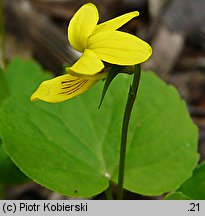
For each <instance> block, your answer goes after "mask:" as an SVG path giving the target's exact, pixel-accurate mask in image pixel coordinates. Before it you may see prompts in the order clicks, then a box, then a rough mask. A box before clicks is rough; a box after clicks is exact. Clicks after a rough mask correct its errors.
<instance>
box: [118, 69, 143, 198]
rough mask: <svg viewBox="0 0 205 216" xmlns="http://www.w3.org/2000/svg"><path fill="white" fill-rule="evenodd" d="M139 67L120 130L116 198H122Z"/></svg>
mask: <svg viewBox="0 0 205 216" xmlns="http://www.w3.org/2000/svg"><path fill="white" fill-rule="evenodd" d="M140 76H141V67H140V65H135V68H134V78H133V81H132V85H131V86H130V90H129V93H128V98H127V103H126V106H125V112H124V117H123V123H122V132H121V146H120V160H119V175H118V193H117V199H119V200H121V199H123V185H124V172H125V159H126V147H127V133H128V127H129V121H130V116H131V112H132V108H133V105H134V102H135V99H136V96H137V90H138V86H139V82H140Z"/></svg>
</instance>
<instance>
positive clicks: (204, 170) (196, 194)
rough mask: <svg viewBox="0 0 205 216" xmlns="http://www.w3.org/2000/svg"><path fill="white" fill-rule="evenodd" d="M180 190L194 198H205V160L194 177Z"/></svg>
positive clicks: (195, 171) (196, 170)
mask: <svg viewBox="0 0 205 216" xmlns="http://www.w3.org/2000/svg"><path fill="white" fill-rule="evenodd" d="M178 191H179V192H182V193H183V194H185V195H186V196H189V197H191V199H193V200H205V161H204V162H203V163H201V164H200V165H198V166H197V168H196V169H195V170H194V172H193V175H192V177H191V178H190V179H188V180H187V181H186V182H185V183H184V184H182V185H181V187H180V188H179V189H178Z"/></svg>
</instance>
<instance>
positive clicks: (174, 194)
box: [164, 192, 191, 200]
mask: <svg viewBox="0 0 205 216" xmlns="http://www.w3.org/2000/svg"><path fill="white" fill-rule="evenodd" d="M164 199H165V200H191V198H189V197H187V196H185V195H184V194H183V193H181V192H171V193H169V194H167V195H166V197H165V198H164Z"/></svg>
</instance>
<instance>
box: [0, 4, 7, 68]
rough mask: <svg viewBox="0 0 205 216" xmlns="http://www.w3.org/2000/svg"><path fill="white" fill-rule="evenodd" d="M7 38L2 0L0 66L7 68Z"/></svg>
mask: <svg viewBox="0 0 205 216" xmlns="http://www.w3.org/2000/svg"><path fill="white" fill-rule="evenodd" d="M5 41H6V38H5V28H4V9H3V0H0V58H1V59H0V67H1V68H2V69H5V67H6V43H5Z"/></svg>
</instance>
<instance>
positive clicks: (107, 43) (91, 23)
mask: <svg viewBox="0 0 205 216" xmlns="http://www.w3.org/2000/svg"><path fill="white" fill-rule="evenodd" d="M138 15H139V12H137V11H134V12H130V13H126V14H124V15H122V16H119V17H116V18H114V19H111V20H108V21H107V22H104V23H101V24H97V23H98V20H99V14H98V10H97V8H96V7H95V5H93V4H91V3H88V4H85V5H83V6H82V7H81V8H80V9H79V10H78V11H77V12H76V13H75V14H74V16H73V18H72V19H71V21H70V24H69V26H68V40H69V42H70V44H71V46H72V47H73V48H74V49H76V50H77V51H79V52H81V53H82V56H81V57H80V59H79V60H78V61H77V62H76V63H75V64H74V65H73V66H72V67H68V68H66V70H67V72H68V74H66V75H63V76H59V77H56V78H54V79H51V80H47V81H44V82H43V83H41V85H40V86H39V88H38V89H37V91H36V92H35V93H34V94H33V95H32V96H31V100H37V99H40V100H44V101H47V102H60V101H64V100H67V99H70V98H72V97H74V96H77V95H79V94H81V93H83V92H84V91H86V90H87V89H89V88H90V87H92V86H93V85H94V84H95V83H96V82H97V81H98V80H100V79H103V78H105V77H106V76H107V72H106V70H104V72H102V71H103V68H104V67H105V66H104V63H103V62H108V63H111V64H116V65H135V64H139V63H142V62H144V61H146V60H147V59H148V58H149V57H150V55H151V53H152V49H151V47H150V46H149V44H148V43H146V42H145V41H143V40H141V39H140V38H138V37H136V36H134V35H131V34H128V33H125V32H121V31H118V30H117V29H118V28H120V27H121V26H123V25H124V24H125V23H127V22H128V21H130V20H131V19H132V18H134V17H137V16H138Z"/></svg>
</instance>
